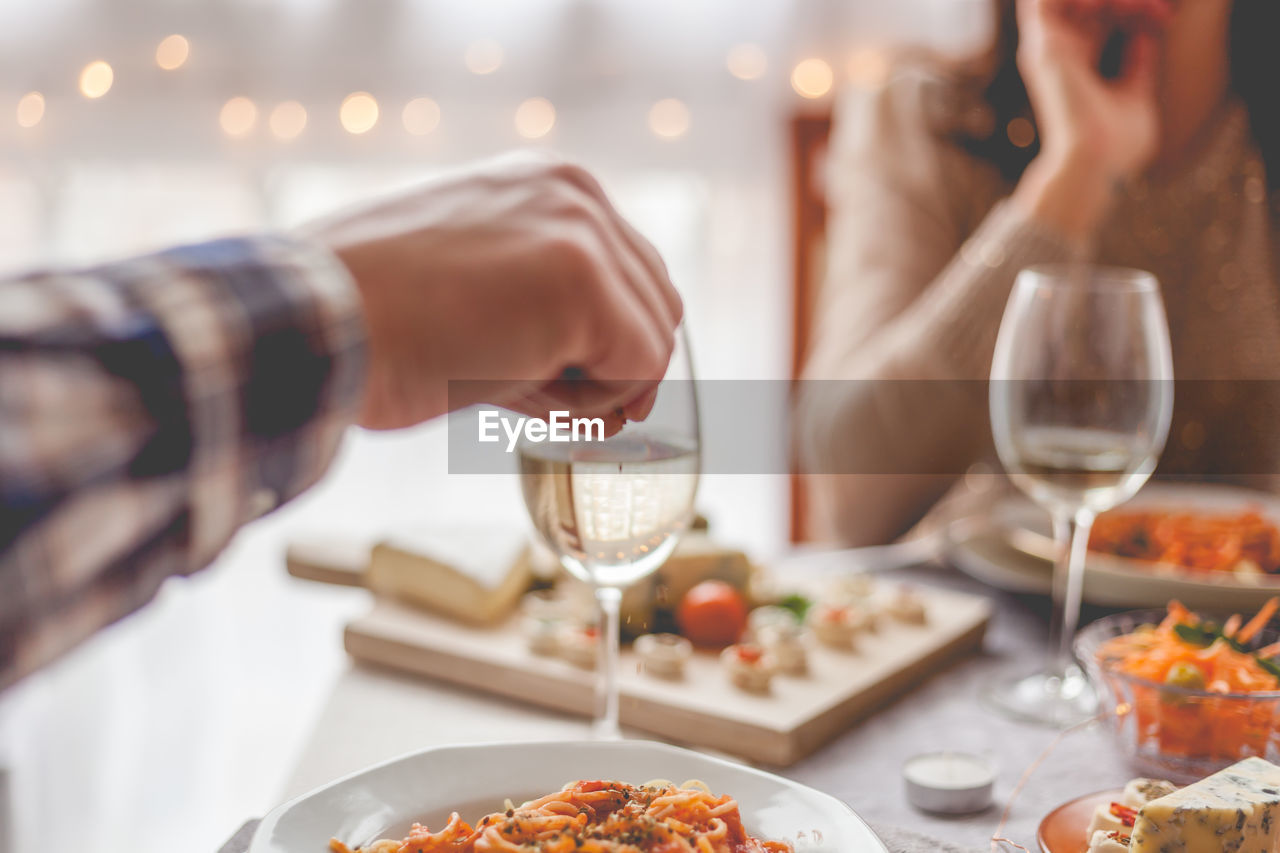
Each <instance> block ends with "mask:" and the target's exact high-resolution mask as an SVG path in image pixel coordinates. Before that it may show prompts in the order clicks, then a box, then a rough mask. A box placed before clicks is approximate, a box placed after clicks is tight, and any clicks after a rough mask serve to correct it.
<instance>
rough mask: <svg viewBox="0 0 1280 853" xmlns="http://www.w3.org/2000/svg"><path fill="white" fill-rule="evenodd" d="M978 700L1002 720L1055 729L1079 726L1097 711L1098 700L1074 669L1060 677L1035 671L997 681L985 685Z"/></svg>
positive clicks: (1068, 670)
mask: <svg viewBox="0 0 1280 853" xmlns="http://www.w3.org/2000/svg"><path fill="white" fill-rule="evenodd" d="M982 698H983V700H984V703H985V704H986V705H987V706H988V707H990V708H991V709H993V710H994V711H996V712H997V713H1000V714H1003V715H1004V716H1006V717H1011V718H1013V719H1015V720H1022V721H1024V722H1029V723H1040V724H1042V725H1048V726H1055V727H1057V728H1066V727H1067V726H1072V725H1075V724H1076V723H1082V722H1084V721H1085V720H1087V719H1089V718H1090V717H1092V716H1094V714H1096V713H1097V711H1098V698H1097V696H1096V695H1095V694H1094V692H1093V688H1092V687H1091V686H1090V685H1089V679H1088V678H1086V677H1085V675H1084V673H1083V672H1081V671H1080V668H1079V667H1076V666H1072V667H1069V668H1068V669H1067V671H1066V674H1065V675H1063V676H1061V677H1059V676H1057V675H1049V674H1048V673H1045V672H1037V673H1035V674H1033V675H1026V676H1020V677H1016V678H1002V679H998V680H996V681H994V682H992V683H991V684H988V685H987V687H986V689H985V690H984V691H983V694H982Z"/></svg>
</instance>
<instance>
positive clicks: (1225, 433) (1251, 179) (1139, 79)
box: [796, 0, 1280, 544]
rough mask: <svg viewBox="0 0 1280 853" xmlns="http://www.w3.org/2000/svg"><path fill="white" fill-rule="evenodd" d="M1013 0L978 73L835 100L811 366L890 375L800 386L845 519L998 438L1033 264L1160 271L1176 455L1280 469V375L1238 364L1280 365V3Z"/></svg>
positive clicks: (871, 526)
mask: <svg viewBox="0 0 1280 853" xmlns="http://www.w3.org/2000/svg"><path fill="white" fill-rule="evenodd" d="M999 5H1000V10H999V11H1000V20H1001V24H1000V27H999V32H998V38H997V43H996V46H995V48H994V49H993V52H992V55H991V56H990V57H988V58H987V60H986V62H985V64H984V65H983V66H980V67H982V69H983V70H982V71H981V73H980V74H975V73H972V71H971V69H968V68H962V67H946V66H943V65H940V64H939V65H935V66H932V67H930V66H927V65H916V66H913V67H903V68H900V69H898V70H897V71H896V72H895V73H894V74H893V75H891V77H890V79H889V80H888V82H887V83H886V84H885V85H884V86H883V87H882V88H881V89H880V90H879V91H878V92H876V93H874V94H872V95H870V96H868V95H866V94H865V93H862V94H858V95H855V96H854V97H853V98H851V99H849V100H847V101H846V102H845V103H843V104H842V111H841V113H840V114H839V115H838V122H837V130H836V133H835V135H834V137H833V142H832V151H831V162H830V169H831V172H830V174H831V178H832V188H831V193H830V200H831V202H832V208H833V215H832V219H831V226H830V231H829V236H828V242H829V245H830V255H829V263H828V272H827V280H826V282H825V286H824V291H823V294H822V297H821V299H820V302H819V305H820V310H819V313H818V318H817V332H816V336H815V340H814V342H813V345H812V347H811V350H810V353H809V358H808V362H807V367H806V377H807V378H809V379H835V380H875V381H870V382H856V381H841V382H807V383H804V386H803V389H802V391H801V396H800V406H799V414H798V421H797V424H796V440H797V444H798V450H799V455H800V458H801V460H802V464H803V465H804V466H805V467H806V469H807V470H808V471H810V472H813V473H815V474H818V475H821V476H813V477H811V478H809V486H810V491H811V494H812V496H813V498H814V501H813V503H814V505H815V509H816V512H815V519H814V521H815V522H816V524H815V526H816V527H817V528H818V531H819V532H820V533H822V534H825V535H826V536H827V537H828V538H836V539H839V540H842V541H844V542H846V543H849V544H871V543H876V542H883V541H887V540H890V539H892V538H894V537H896V536H898V535H900V534H902V533H903V532H905V531H906V530H907V529H909V528H910V527H911V526H912V525H913V524H914V523H915V522H916V521H918V520H919V519H920V518H921V517H922V516H923V515H924V514H925V513H926V512H927V511H928V510H929V508H930V507H931V506H933V505H934V504H935V502H937V501H938V499H939V498H940V497H941V496H942V495H943V494H944V493H945V492H946V491H947V490H948V489H949V488H950V487H951V486H953V485H954V484H955V481H956V479H957V477H958V476H959V474H960V473H961V472H963V471H964V470H965V469H966V467H968V466H970V465H974V464H975V463H979V464H980V463H981V462H982V460H984V459H990V458H992V457H991V450H990V442H991V439H990V426H989V421H988V417H987V413H986V399H985V393H984V392H983V389H982V387H981V385H980V384H979V383H976V382H972V381H966V380H983V379H985V378H986V377H987V375H988V374H989V372H990V367H991V356H992V350H993V347H994V343H995V336H996V331H997V329H998V327H999V324H1000V320H1001V317H1002V314H1003V311H1004V306H1005V302H1006V300H1007V298H1008V295H1009V291H1010V289H1011V287H1012V283H1013V280H1014V277H1015V276H1016V275H1017V273H1018V271H1019V270H1020V269H1022V268H1023V267H1026V266H1028V265H1031V264H1036V263H1046V262H1062V261H1070V260H1073V259H1078V260H1090V261H1094V262H1098V263H1105V264H1115V265H1123V266H1131V267H1139V268H1143V269H1148V270H1151V271H1152V272H1154V273H1155V274H1156V276H1157V277H1158V278H1159V279H1160V282H1161V285H1162V289H1163V294H1164V299H1165V303H1166V309H1167V312H1168V316H1169V326H1170V333H1171V337H1172V342H1173V354H1174V373H1175V376H1177V377H1178V379H1179V385H1178V393H1177V402H1176V404H1175V413H1174V422H1173V428H1172V430H1171V432H1170V438H1169V444H1168V447H1167V448H1166V451H1165V456H1164V458H1163V460H1162V463H1161V471H1162V472H1163V473H1173V474H1178V473H1194V474H1197V475H1203V476H1213V475H1225V474H1232V475H1236V474H1250V473H1264V472H1270V471H1272V470H1275V464H1274V462H1275V459H1276V457H1277V455H1278V453H1277V451H1280V430H1277V429H1271V428H1270V424H1269V417H1270V416H1267V415H1264V409H1263V408H1262V407H1261V406H1260V405H1258V404H1257V402H1256V401H1255V400H1254V399H1252V398H1251V395H1252V394H1254V393H1255V392H1256V391H1258V390H1259V389H1263V388H1269V387H1270V386H1269V385H1268V384H1267V383H1252V384H1246V383H1242V382H1241V381H1240V380H1253V379H1274V378H1276V377H1277V376H1278V375H1280V299H1278V298H1277V292H1276V271H1275V268H1274V259H1273V257H1272V254H1273V246H1275V245H1276V240H1277V231H1276V228H1275V217H1274V216H1273V204H1272V199H1273V198H1275V197H1277V196H1278V195H1280V194H1277V193H1275V192H1274V187H1275V185H1276V184H1277V183H1278V182H1280V95H1277V94H1275V93H1273V92H1268V91H1267V88H1268V87H1274V86H1276V85H1277V83H1280V52H1278V51H1276V50H1275V49H1274V38H1275V36H1276V35H1277V34H1278V33H1280V2H1276V0H1234V2H1233V0H1181V2H1176V0H1017V2H1016V7H1015V2H1014V0H999ZM1015 57H1016V63H1015ZM1108 66H1111V67H1110V68H1108ZM1188 379H1193V380H1214V382H1213V383H1212V384H1210V383H1185V382H1183V381H1182V380H1188ZM893 380H935V381H933V382H928V383H921V382H916V381H893ZM1276 423H1277V424H1280V421H1276ZM868 472H876V473H868ZM907 472H911V473H907Z"/></svg>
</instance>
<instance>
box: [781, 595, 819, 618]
mask: <svg viewBox="0 0 1280 853" xmlns="http://www.w3.org/2000/svg"><path fill="white" fill-rule="evenodd" d="M778 606H779V607H781V608H783V609H784V610H790V611H791V612H792V613H794V614H795V615H796V620H797V621H800V622H803V621H804V617H805V614H807V613H808V612H809V608H810V607H812V606H813V602H812V601H810V600H809V599H807V598H805V597H804V596H803V595H801V594H800V593H798V592H793V593H791V594H790V595H787V596H783V598H782V600H781V601H779V602H778Z"/></svg>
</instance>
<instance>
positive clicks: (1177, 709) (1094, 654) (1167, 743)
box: [1075, 610, 1280, 783]
mask: <svg viewBox="0 0 1280 853" xmlns="http://www.w3.org/2000/svg"><path fill="white" fill-rule="evenodd" d="M1165 615H1166V614H1165V611H1163V610H1138V611H1133V612H1130V613H1118V614H1116V615H1114V616H1107V617H1104V618H1102V619H1099V620H1098V621H1097V622H1094V623H1093V624H1091V625H1089V626H1088V627H1087V628H1085V629H1084V630H1082V631H1081V632H1080V633H1079V634H1077V635H1076V640H1075V653H1076V657H1077V658H1079V660H1080V663H1081V664H1082V665H1083V666H1084V668H1085V670H1086V671H1087V672H1088V673H1089V677H1090V678H1091V679H1092V681H1093V683H1094V686H1095V687H1096V689H1097V692H1098V700H1099V710H1100V711H1103V712H1105V711H1113V712H1114V714H1112V715H1110V716H1108V718H1107V719H1106V720H1105V721H1104V725H1107V726H1110V727H1111V729H1112V731H1113V732H1114V734H1115V736H1116V742H1117V743H1118V744H1119V746H1120V749H1121V750H1122V751H1123V752H1124V754H1125V755H1126V757H1127V758H1128V759H1129V761H1130V763H1131V764H1132V765H1133V766H1134V769H1135V770H1137V771H1138V772H1139V773H1141V774H1142V775H1145V776H1151V777H1155V778H1161V779H1168V780H1170V781H1172V782H1177V783H1187V782H1193V781H1196V780H1198V779H1202V778H1204V777H1205V776H1208V775H1209V774H1210V773H1214V772H1216V771H1218V770H1221V769H1222V768H1224V767H1226V766H1228V765H1230V764H1234V763H1235V762H1237V761H1239V760H1240V759H1242V758H1247V757H1249V756H1251V755H1257V756H1260V757H1262V758H1265V759H1266V760H1268V761H1272V762H1277V761H1280V690H1274V691H1266V692H1259V693H1210V692H1208V691H1206V690H1196V689H1192V688H1187V687H1174V686H1172V685H1168V684H1163V683H1160V682H1155V681H1150V680H1148V679H1145V678H1139V677H1137V676H1134V675H1129V674H1127V673H1123V672H1120V671H1119V670H1118V669H1116V667H1115V665H1114V661H1107V660H1105V659H1104V658H1103V656H1102V654H1101V652H1102V647H1103V645H1104V644H1105V643H1106V642H1107V640H1110V639H1111V638H1112V637H1118V636H1121V635H1123V634H1131V633H1133V632H1134V631H1135V630H1137V629H1138V628H1139V627H1140V626H1142V625H1154V624H1157V623H1159V622H1160V620H1162V619H1163V618H1164V617H1165ZM1206 618H1213V619H1215V621H1218V624H1222V621H1223V620H1217V619H1216V617H1206ZM1277 640H1280V625H1278V624H1277V623H1276V622H1274V621H1273V622H1272V623H1271V624H1269V625H1268V626H1267V627H1266V628H1264V629H1262V630H1261V631H1259V632H1258V637H1257V638H1256V639H1255V640H1254V641H1253V642H1252V643H1251V644H1250V645H1251V646H1253V647H1255V648H1260V647H1262V646H1266V645H1269V644H1271V643H1274V642H1276V641H1277Z"/></svg>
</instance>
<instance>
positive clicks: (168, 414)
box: [0, 237, 365, 688]
mask: <svg viewBox="0 0 1280 853" xmlns="http://www.w3.org/2000/svg"><path fill="white" fill-rule="evenodd" d="M364 360H365V332H364V325H363V319H362V316H361V313H360V301H359V295H358V293H357V292H356V289H355V286H354V284H353V282H352V281H351V279H350V277H349V275H348V274H347V271H346V269H345V268H344V267H343V266H342V264H341V263H340V262H339V261H338V260H337V259H336V258H334V257H333V256H332V255H331V254H329V253H328V252H327V251H325V250H323V249H322V248H320V247H318V246H314V245H311V244H309V243H306V242H303V241H296V240H293V239H286V238H283V237H269V238H253V239H229V240H221V241H217V242H212V243H205V244H201V245H195V246H188V247H184V248H178V249H173V250H170V251H166V252H162V253H160V254H156V255H151V256H148V257H142V258H137V259H133V260H128V261H123V262H121V263H116V264H112V265H108V266H102V267H97V268H93V269H88V270H83V271H78V272H62V273H40V274H33V275H28V276H26V277H23V278H18V279H12V280H0V688H3V687H4V686H5V685H6V684H9V683H11V682H13V681H15V680H17V679H18V678H20V677H21V676H22V675H24V674H26V673H28V672H30V671H31V670H33V669H34V668H36V667H38V666H40V665H42V664H44V663H46V662H48V661H49V660H51V659H53V658H54V657H56V656H57V655H59V654H61V653H62V652H64V651H66V650H67V649H69V648H70V647H71V646H73V645H75V644H76V643H78V642H79V641H81V640H82V639H84V638H85V637H87V636H89V635H90V634H91V633H92V632H94V631H96V630H97V629H99V628H101V627H103V626H104V625H106V624H108V623H110V622H112V621H114V620H116V619H119V618H120V617H122V616H124V615H126V614H127V613H129V612H131V611H133V610H135V609H136V608H138V607H140V606H142V605H143V604H145V603H146V602H147V601H148V600H149V599H150V598H151V597H152V596H153V595H154V593H155V591H156V589H157V588H158V587H159V586H160V584H161V583H162V582H163V581H164V579H165V578H167V577H170V576H172V575H184V574H189V573H191V572H193V571H195V570H196V569H199V568H200V567H201V566H203V565H205V564H207V563H208V562H209V561H210V560H212V559H213V558H214V557H215V556H216V555H217V554H218V552H219V551H220V550H221V549H222V548H223V546H225V545H226V543H227V542H228V541H229V540H230V538H231V536H232V534H233V533H234V532H235V531H236V529H237V528H238V527H240V526H241V525H243V524H245V523H246V522H248V521H250V520H251V519H253V518H254V517H255V516H257V515H259V514H261V512H262V511H263V510H265V509H267V508H270V507H271V506H273V505H276V504H278V503H281V502H284V501H287V500H289V499H290V498H292V497H294V496H295V495H297V494H299V493H300V492H301V491H303V490H304V489H306V488H307V487H308V486H309V485H311V484H312V483H314V482H315V481H316V480H317V479H318V478H319V477H320V475H321V474H322V473H323V472H324V470H325V468H326V467H327V466H328V464H329V462H330V460H331V459H332V457H333V455H334V453H335V452H336V449H337V445H338V442H339V439H340V437H341V435H342V432H343V430H344V428H345V427H346V426H347V425H348V424H350V423H351V421H352V419H353V418H354V416H355V411H356V406H357V404H358V401H359V394H360V390H361V387H360V386H361V382H362V378H363V373H364Z"/></svg>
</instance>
